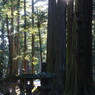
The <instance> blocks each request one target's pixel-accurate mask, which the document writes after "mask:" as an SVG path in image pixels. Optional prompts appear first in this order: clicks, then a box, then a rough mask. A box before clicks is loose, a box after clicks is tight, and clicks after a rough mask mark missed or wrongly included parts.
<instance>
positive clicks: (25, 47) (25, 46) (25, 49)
mask: <svg viewBox="0 0 95 95" xmlns="http://www.w3.org/2000/svg"><path fill="white" fill-rule="evenodd" d="M24 29H26V0H24ZM26 51H27V44H26V31H25V32H24V72H25V73H27V70H26V68H27V66H26V65H27V63H26V62H27V61H26V59H25V57H26Z"/></svg>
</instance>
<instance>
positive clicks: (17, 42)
mask: <svg viewBox="0 0 95 95" xmlns="http://www.w3.org/2000/svg"><path fill="white" fill-rule="evenodd" d="M17 2H18V3H17V35H16V37H17V38H16V48H17V56H19V55H20V37H19V33H20V30H19V29H20V23H19V22H20V9H19V7H20V0H18V1H17ZM16 62H17V63H16V74H17V75H18V64H19V59H17V61H16Z"/></svg>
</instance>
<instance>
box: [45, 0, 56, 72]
mask: <svg viewBox="0 0 95 95" xmlns="http://www.w3.org/2000/svg"><path fill="white" fill-rule="evenodd" d="M48 2H49V8H48V33H47V71H48V72H51V73H54V70H55V54H54V35H55V34H54V32H55V27H56V23H55V22H56V21H55V20H56V14H55V11H56V0H48Z"/></svg>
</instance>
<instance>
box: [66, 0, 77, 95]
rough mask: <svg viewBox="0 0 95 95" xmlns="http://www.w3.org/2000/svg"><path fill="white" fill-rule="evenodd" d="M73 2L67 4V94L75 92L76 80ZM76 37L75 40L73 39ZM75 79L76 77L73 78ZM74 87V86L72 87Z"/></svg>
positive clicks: (72, 0)
mask: <svg viewBox="0 0 95 95" xmlns="http://www.w3.org/2000/svg"><path fill="white" fill-rule="evenodd" d="M73 3H74V0H70V1H69V2H68V5H67V48H66V49H67V50H66V51H67V53H66V81H65V92H64V94H65V95H67V94H69V93H73V88H74V87H73V86H72V84H73V85H74V80H73V81H72V77H74V76H73V74H72V73H74V72H73V71H74V70H75V69H74V65H73V64H74V62H73V60H75V59H73V60H72V58H75V57H74V54H75V53H74V51H73V49H74V44H73V41H76V40H75V39H74V38H75V37H74V36H73V35H74V34H75V33H74V31H73V30H74V29H73V24H74V23H73V18H74V11H73V8H74V6H73ZM73 39H74V40H73ZM73 79H74V78H73ZM71 87H72V88H71Z"/></svg>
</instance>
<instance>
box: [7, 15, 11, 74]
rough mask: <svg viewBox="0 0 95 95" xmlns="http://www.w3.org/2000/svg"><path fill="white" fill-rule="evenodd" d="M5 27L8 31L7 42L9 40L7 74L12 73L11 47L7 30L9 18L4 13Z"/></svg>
mask: <svg viewBox="0 0 95 95" xmlns="http://www.w3.org/2000/svg"><path fill="white" fill-rule="evenodd" d="M6 27H7V33H8V42H9V62H8V73H9V75H12V55H11V54H12V51H11V49H12V47H11V38H10V31H9V20H8V15H6Z"/></svg>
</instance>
